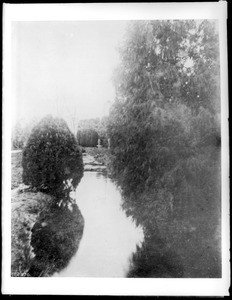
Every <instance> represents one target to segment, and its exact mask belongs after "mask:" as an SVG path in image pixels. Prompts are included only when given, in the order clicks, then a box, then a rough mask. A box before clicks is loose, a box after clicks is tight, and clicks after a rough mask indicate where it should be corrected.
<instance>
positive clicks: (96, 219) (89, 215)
mask: <svg viewBox="0 0 232 300" xmlns="http://www.w3.org/2000/svg"><path fill="white" fill-rule="evenodd" d="M76 201H77V205H78V206H79V208H80V210H81V213H82V215H83V217H84V219H85V227H84V233H83V237H82V240H81V242H80V246H79V249H78V251H77V253H76V255H75V256H74V257H73V258H72V259H71V261H70V263H69V265H68V266H67V268H66V269H64V270H63V271H61V272H60V273H59V274H55V276H65V277H76V276H78V277H126V275H127V272H128V269H129V264H130V257H131V255H132V253H133V252H135V250H136V244H139V243H140V242H142V240H143V231H142V229H141V228H139V227H136V225H135V224H134V222H133V221H132V219H131V218H130V217H129V218H128V217H127V216H126V214H125V212H124V211H123V210H122V208H121V203H122V199H121V194H120V191H119V189H117V187H116V186H115V184H114V183H113V182H112V181H111V179H110V178H108V177H106V176H105V175H103V173H101V172H95V171H92V172H88V171H86V172H84V177H83V178H82V180H81V182H80V184H79V185H78V187H77V191H76Z"/></svg>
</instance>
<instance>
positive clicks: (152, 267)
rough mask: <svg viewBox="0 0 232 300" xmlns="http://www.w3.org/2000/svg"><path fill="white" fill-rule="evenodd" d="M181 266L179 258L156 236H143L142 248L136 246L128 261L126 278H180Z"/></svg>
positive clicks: (181, 273) (181, 274)
mask: <svg viewBox="0 0 232 300" xmlns="http://www.w3.org/2000/svg"><path fill="white" fill-rule="evenodd" d="M182 276H183V266H182V262H181V259H180V257H179V256H178V255H177V254H176V253H175V252H174V251H172V250H171V249H169V248H168V247H167V246H166V244H165V242H164V241H163V240H162V239H161V238H160V236H159V235H158V234H152V235H151V236H149V235H145V238H144V241H143V243H142V246H141V247H139V246H137V251H136V253H133V255H132V258H131V261H130V270H129V272H128V274H127V277H140V278H152V277H153V278H181V277H182Z"/></svg>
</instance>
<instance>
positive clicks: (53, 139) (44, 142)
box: [22, 115, 83, 200]
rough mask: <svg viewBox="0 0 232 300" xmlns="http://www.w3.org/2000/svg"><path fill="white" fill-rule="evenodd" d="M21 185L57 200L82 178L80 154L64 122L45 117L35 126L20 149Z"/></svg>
mask: <svg viewBox="0 0 232 300" xmlns="http://www.w3.org/2000/svg"><path fill="white" fill-rule="evenodd" d="M22 166H23V182H24V183H25V184H27V185H30V186H31V188H36V189H37V190H38V191H41V192H45V193H48V194H51V195H54V196H55V198H56V199H57V200H59V199H60V198H61V197H64V196H65V195H68V194H69V192H70V191H71V190H72V189H75V188H76V186H77V185H78V183H79V182H80V180H81V177H82V176H83V160H82V153H81V150H80V148H79V146H78V142H77V140H76V138H75V136H74V135H73V134H72V132H71V131H70V129H69V128H68V125H67V124H66V122H65V121H64V120H63V119H60V118H53V117H52V116H50V115H49V116H47V117H45V118H43V119H42V120H41V122H40V123H39V124H38V125H36V126H35V127H34V129H33V130H32V133H31V135H30V137H29V139H28V142H27V145H26V147H25V149H24V150H23V159H22Z"/></svg>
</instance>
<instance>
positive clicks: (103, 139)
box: [77, 117, 108, 147]
mask: <svg viewBox="0 0 232 300" xmlns="http://www.w3.org/2000/svg"><path fill="white" fill-rule="evenodd" d="M107 122H108V118H107V117H103V118H101V119H100V118H95V119H86V120H81V121H80V122H79V124H78V130H77V140H78V142H79V145H81V146H82V147H96V146H97V145H98V140H100V144H101V145H102V146H103V147H107V146H108V141H107Z"/></svg>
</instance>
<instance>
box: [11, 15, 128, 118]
mask: <svg viewBox="0 0 232 300" xmlns="http://www.w3.org/2000/svg"><path fill="white" fill-rule="evenodd" d="M125 26H126V22H125V21H73V22H72V21H57V22H55V21H50V22H49V21H47V22H45V21H43V22H41V21H40V22H13V27H12V49H13V53H12V55H13V57H12V68H13V70H12V87H13V88H12V93H13V95H12V96H13V122H14V123H15V121H16V120H18V119H24V120H30V119H32V118H34V117H37V118H41V117H43V116H44V115H47V114H48V113H52V114H54V115H57V114H58V115H60V116H63V117H66V116H67V115H68V114H69V113H70V112H71V113H73V112H74V111H75V110H76V113H77V116H78V118H79V119H84V118H94V117H102V116H103V115H106V114H107V113H108V108H109V102H110V101H111V102H112V101H113V100H114V92H115V91H114V87H113V84H112V81H111V78H112V74H113V71H114V69H115V67H117V65H118V63H119V54H118V51H117V47H118V45H119V43H120V41H121V40H122V38H123V35H124V32H125Z"/></svg>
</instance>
